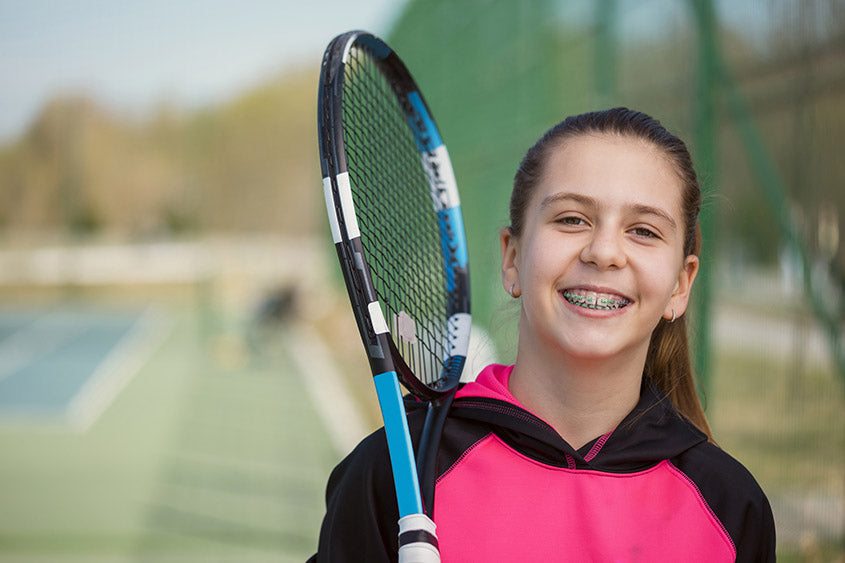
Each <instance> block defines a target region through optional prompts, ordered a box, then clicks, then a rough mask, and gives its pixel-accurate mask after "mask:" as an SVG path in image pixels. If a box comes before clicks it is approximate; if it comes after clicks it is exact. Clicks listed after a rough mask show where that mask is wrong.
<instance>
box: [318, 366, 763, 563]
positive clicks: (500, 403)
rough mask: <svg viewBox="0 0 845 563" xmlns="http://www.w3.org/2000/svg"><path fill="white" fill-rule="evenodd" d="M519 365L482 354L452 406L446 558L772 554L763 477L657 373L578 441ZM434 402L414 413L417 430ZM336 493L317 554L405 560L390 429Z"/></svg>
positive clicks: (337, 477)
mask: <svg viewBox="0 0 845 563" xmlns="http://www.w3.org/2000/svg"><path fill="white" fill-rule="evenodd" d="M511 370H512V366H499V365H491V366H488V367H487V368H485V369H484V370H483V371H482V372H481V373H480V374H479V376H478V378H477V379H476V381H475V382H473V383H469V384H467V385H465V386H464V387H463V388H462V389H461V390H460V391H459V392H458V395H457V397H456V399H455V401H454V403H453V406H452V410H451V411H450V415H449V418H448V419H447V422H446V426H445V428H444V432H443V439H442V442H441V446H440V451H439V454H438V460H437V466H438V467H437V475H438V477H437V485H436V489H435V498H436V505H435V507H434V522H435V523H436V524H437V536H438V539H439V544H440V554H441V558H442V561H443V563H453V562H459V563H468V562H473V561H484V562H494V561H508V562H517V561H518V562H530V561H602V562H603V561H608V562H617V561H620V562H621V561H649V562H653V561H685V562H692V561H702V562H704V561H706V562H708V563H716V562H722V561H740V562H745V561H749V562H750V561H755V562H757V561H774V560H775V530H774V520H773V517H772V512H771V508H770V507H769V503H768V500H767V499H766V496H765V494H764V493H763V491H762V490H761V489H760V487H759V486H758V484H757V482H756V481H755V480H754V478H753V477H752V476H751V474H750V473H749V472H748V471H747V470H746V469H745V468H744V467H743V466H742V465H741V464H740V463H739V462H737V461H736V460H734V459H733V458H732V457H730V456H729V455H728V454H727V453H725V452H724V451H722V450H721V449H719V448H718V447H716V446H715V445H713V444H711V443H709V442H708V441H707V437H706V436H705V435H704V434H703V433H701V432H700V431H699V430H697V429H696V428H695V427H694V426H693V425H692V424H691V423H689V422H688V421H687V420H686V419H685V418H683V417H682V416H681V415H679V414H678V413H677V411H676V410H675V409H674V408H673V407H672V405H671V403H670V401H669V400H668V399H667V398H666V397H665V396H663V395H662V394H661V393H660V391H659V390H657V388H656V386H655V385H654V384H652V383H651V382H650V381H649V380H648V379H644V382H643V386H642V392H641V396H640V401H639V404H638V405H637V406H636V407H635V408H634V410H633V411H632V412H631V413H630V414H629V415H628V416H627V417H626V418H625V420H624V421H623V422H622V423H621V424H620V425H619V426H618V427H617V428H616V429H615V430H613V431H612V432H610V433H608V434H606V435H604V436H600V437H598V438H596V439H595V440H593V441H592V442H590V443H588V444H586V445H585V446H584V447H582V448H580V449H578V450H575V449H573V448H572V447H571V446H570V445H569V444H567V443H566V442H565V441H564V440H563V438H561V436H560V435H559V434H558V433H557V432H556V431H555V430H554V429H553V428H552V427H551V426H549V425H548V424H547V423H545V422H544V421H542V420H541V419H540V418H538V417H537V416H535V415H533V414H532V413H530V412H529V411H528V410H526V409H525V408H524V407H522V406H521V405H520V404H519V402H518V401H517V400H516V399H515V398H514V397H513V396H512V395H511V394H510V392H509V391H508V386H507V383H508V378H509V376H510V373H511ZM409 410H411V407H409ZM424 416H425V413H424V412H423V411H422V410H420V411H416V412H411V413H410V414H409V424H410V426H411V432H412V434H416V435H418V434H419V431H420V430H421V426H422V422H423V419H424ZM415 437H416V436H415ZM326 502H327V512H326V516H325V519H324V521H323V526H322V529H321V532H320V543H319V552H318V554H317V555H315V556H314V557H313V558H312V559H311V561H316V562H340V561H367V562H382V561H395V560H396V553H397V549H398V548H397V533H398V527H397V524H396V521H397V519H398V509H397V506H396V498H395V493H394V491H393V481H392V476H391V472H390V461H389V456H388V453H387V445H386V441H385V438H384V433H383V430H379V431H377V432H375V433H374V434H372V435H370V436H369V437H367V438H366V439H365V440H364V441H362V442H361V444H359V446H358V447H357V448H356V449H355V450H354V451H353V452H352V453H351V454H350V455H349V456H348V457H347V458H346V459H344V460H343V461H342V462H341V463H340V464H339V465H338V466H337V467H336V468H335V470H334V471H333V472H332V475H331V477H330V479H329V484H328V488H327V493H326Z"/></svg>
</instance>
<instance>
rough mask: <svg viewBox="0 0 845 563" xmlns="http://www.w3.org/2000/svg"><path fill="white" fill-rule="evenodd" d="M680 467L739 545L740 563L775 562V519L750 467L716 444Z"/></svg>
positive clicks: (694, 451) (702, 447)
mask: <svg viewBox="0 0 845 563" xmlns="http://www.w3.org/2000/svg"><path fill="white" fill-rule="evenodd" d="M682 457H683V459H681V460H679V463H678V464H677V465H678V468H679V469H680V470H681V471H683V472H684V473H685V474H687V475H688V476H689V477H690V478H691V479H692V480H693V481H694V482H695V484H696V485H697V486H698V488H699V490H700V491H701V494H702V495H703V496H704V499H705V500H706V501H707V504H708V505H709V506H710V508H711V510H713V513H714V514H715V515H716V517H717V518H718V519H719V521H720V522H721V523H722V525H723V526H724V527H725V530H726V531H727V532H728V534H729V535H730V536H731V539H732V540H733V542H734V546H735V547H736V561H737V563H744V562H755V563H759V562H763V563H765V562H774V561H775V519H774V516H773V515H772V508H771V506H770V505H769V500H768V499H767V498H766V494H765V493H764V492H763V490H762V489H761V488H760V485H758V484H757V481H756V480H755V479H754V477H753V476H752V475H751V473H749V472H748V470H747V469H746V468H745V467H744V466H743V465H742V464H741V463H739V462H738V461H736V460H735V459H734V458H732V457H731V456H730V455H728V454H727V453H725V452H724V451H722V450H721V449H719V448H718V447H716V446H714V445H713V444H708V443H705V444H701V445H700V446H697V447H695V448H693V449H692V450H690V451H689V452H688V454H686V455H684V456H682Z"/></svg>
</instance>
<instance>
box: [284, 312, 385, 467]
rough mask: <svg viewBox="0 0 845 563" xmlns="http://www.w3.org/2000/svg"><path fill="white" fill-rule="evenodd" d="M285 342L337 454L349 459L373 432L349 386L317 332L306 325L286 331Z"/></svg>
mask: <svg viewBox="0 0 845 563" xmlns="http://www.w3.org/2000/svg"><path fill="white" fill-rule="evenodd" d="M285 336H286V337H285V339H284V340H285V342H286V343H287V348H288V352H289V353H290V355H291V359H292V360H293V362H294V364H295V367H296V372H297V373H298V374H299V376H300V378H301V380H302V382H303V383H304V384H305V389H306V391H307V392H308V396H309V398H310V399H311V403H312V404H313V405H314V408H315V409H316V411H317V414H318V415H319V417H320V419H321V420H322V421H323V424H324V426H325V427H326V431H327V432H328V434H329V439H330V440H331V443H332V446H334V449H335V451H336V452H337V453H338V454H339V455H341V456H346V454H348V453H349V452H351V451H352V450H353V449H354V448H355V446H356V445H357V444H358V442H360V441H361V439H363V438H364V437H365V436H366V435H367V434H369V433H370V429H369V427H368V426H367V424H365V422H364V417H363V415H362V414H361V410H360V408H359V407H358V406H357V405H356V403H355V402H354V400H353V399H352V398H351V393H350V392H349V388H348V385H347V384H346V381H345V380H344V378H343V376H341V374H340V373H339V371H338V368H337V366H336V364H335V363H334V361H333V360H332V355H331V351H330V350H329V348H328V346H326V345H325V344H324V343H323V340H322V338H321V337H320V335H319V334H318V333H317V331H316V330H314V329H313V328H311V327H309V326H305V325H304V324H299V325H298V326H296V327H295V328H289V329H288V330H287V331H286V335H285Z"/></svg>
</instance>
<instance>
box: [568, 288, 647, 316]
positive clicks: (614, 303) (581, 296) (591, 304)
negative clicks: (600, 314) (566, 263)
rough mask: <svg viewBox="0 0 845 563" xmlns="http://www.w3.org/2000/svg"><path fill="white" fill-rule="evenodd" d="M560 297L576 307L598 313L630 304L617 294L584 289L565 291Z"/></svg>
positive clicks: (625, 298)
mask: <svg viewBox="0 0 845 563" xmlns="http://www.w3.org/2000/svg"><path fill="white" fill-rule="evenodd" d="M561 295H563V298H564V299H565V300H566V301H567V302H569V303H571V304H572V305H575V306H576V307H583V308H585V309H595V310H599V311H613V310H616V309H622V308H623V307H627V306H628V305H629V304H630V303H631V300H630V299H628V298H627V297H625V296H623V295H619V294H617V293H605V292H599V291H589V290H585V289H565V290H563V291H561Z"/></svg>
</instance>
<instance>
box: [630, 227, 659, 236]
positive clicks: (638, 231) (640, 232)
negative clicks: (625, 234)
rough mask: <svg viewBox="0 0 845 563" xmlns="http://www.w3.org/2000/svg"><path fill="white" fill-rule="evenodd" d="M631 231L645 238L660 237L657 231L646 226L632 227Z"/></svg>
mask: <svg viewBox="0 0 845 563" xmlns="http://www.w3.org/2000/svg"><path fill="white" fill-rule="evenodd" d="M631 232H632V233H634V234H635V235H637V236H638V237H643V238H660V236H659V235H657V233H655V232H654V231H652V230H651V229H647V228H646V227H634V228H633V229H631Z"/></svg>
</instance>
